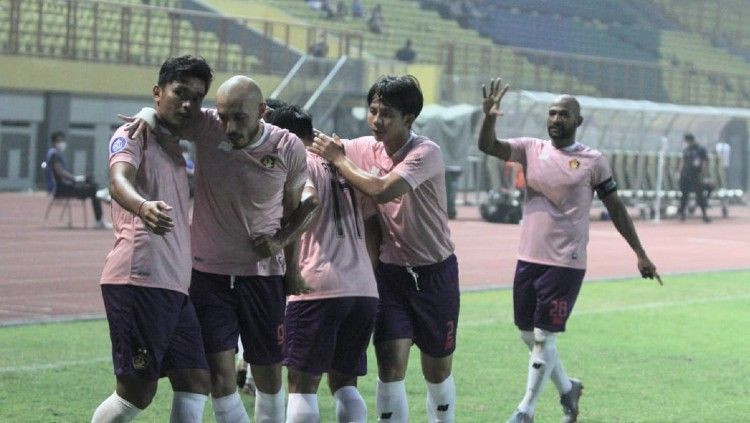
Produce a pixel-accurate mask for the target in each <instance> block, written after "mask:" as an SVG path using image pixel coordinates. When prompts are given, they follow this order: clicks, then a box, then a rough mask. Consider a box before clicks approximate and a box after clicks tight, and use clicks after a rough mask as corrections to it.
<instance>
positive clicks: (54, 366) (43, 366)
mask: <svg viewBox="0 0 750 423" xmlns="http://www.w3.org/2000/svg"><path fill="white" fill-rule="evenodd" d="M110 360H112V357H95V358H89V359H86V360H73V361H57V362H54V363H39V364H32V365H28V366H11V367H0V374H3V373H32V372H41V371H43V370H58V369H63V368H65V367H73V366H82V365H88V364H95V363H103V362H105V361H110Z"/></svg>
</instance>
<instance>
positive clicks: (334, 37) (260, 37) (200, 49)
mask: <svg viewBox="0 0 750 423" xmlns="http://www.w3.org/2000/svg"><path fill="white" fill-rule="evenodd" d="M3 3H4V4H3ZM3 8H6V10H5V11H3V10H2V9H3ZM0 12H3V13H0V52H1V53H3V54H13V55H25V56H36V57H52V58H62V59H71V60H84V61H97V62H107V63H119V64H135V65H158V64H161V63H162V61H163V60H164V59H165V58H167V57H169V56H174V55H179V54H186V53H190V54H195V55H201V56H203V57H205V58H206V59H207V60H209V62H210V63H211V64H212V67H214V69H215V70H217V71H235V70H245V71H246V70H253V71H260V72H266V73H271V74H285V73H286V72H287V71H288V69H289V68H290V67H291V66H292V65H293V64H294V63H295V62H296V61H297V60H298V59H299V57H300V55H301V54H303V53H304V52H305V51H306V50H307V49H308V48H309V47H310V46H312V45H313V44H315V43H316V42H319V41H320V40H321V34H324V37H325V41H326V42H327V43H328V45H329V47H330V55H329V56H331V57H340V56H343V55H347V56H350V57H354V58H359V57H361V55H362V44H363V37H362V34H361V33H359V32H356V31H348V30H335V29H327V28H325V29H324V28H319V27H316V26H311V25H305V24H298V23H288V22H277V21H270V20H263V19H251V18H234V17H226V16H222V15H218V14H214V13H207V12H198V11H189V10H182V9H171V8H164V7H155V6H145V5H131V4H122V3H112V2H107V1H86V0H0Z"/></svg>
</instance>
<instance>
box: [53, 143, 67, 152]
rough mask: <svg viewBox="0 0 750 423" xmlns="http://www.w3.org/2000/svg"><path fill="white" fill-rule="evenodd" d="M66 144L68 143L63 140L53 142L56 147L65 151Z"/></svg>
mask: <svg viewBox="0 0 750 423" xmlns="http://www.w3.org/2000/svg"><path fill="white" fill-rule="evenodd" d="M67 146H68V144H67V143H65V141H63V142H58V143H55V148H56V149H58V150H59V151H60V152H63V151H65V147H67Z"/></svg>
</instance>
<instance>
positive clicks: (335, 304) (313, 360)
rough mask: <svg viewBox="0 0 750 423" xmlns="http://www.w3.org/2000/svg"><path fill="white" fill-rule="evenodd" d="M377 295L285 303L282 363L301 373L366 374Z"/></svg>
mask: <svg viewBox="0 0 750 423" xmlns="http://www.w3.org/2000/svg"><path fill="white" fill-rule="evenodd" d="M377 304H378V299H377V298H375V297H342V298H326V299H321V300H309V301H291V302H289V304H287V306H286V316H285V317H284V327H285V329H286V341H285V343H284V365H285V366H287V367H291V368H293V369H296V370H299V371H303V372H305V373H312V374H323V373H326V372H328V371H329V370H331V369H332V370H335V371H337V372H339V373H343V374H346V375H351V376H364V375H366V374H367V346H368V345H369V343H370V336H371V335H372V328H373V325H374V322H375V310H376V308H377Z"/></svg>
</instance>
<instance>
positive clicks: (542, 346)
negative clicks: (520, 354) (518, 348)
mask: <svg viewBox="0 0 750 423" xmlns="http://www.w3.org/2000/svg"><path fill="white" fill-rule="evenodd" d="M556 338H557V335H556V334H555V332H550V331H547V330H544V329H539V328H534V346H533V348H532V354H538V355H539V356H543V355H544V354H545V353H546V352H547V351H549V350H551V349H553V348H555V340H556Z"/></svg>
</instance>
